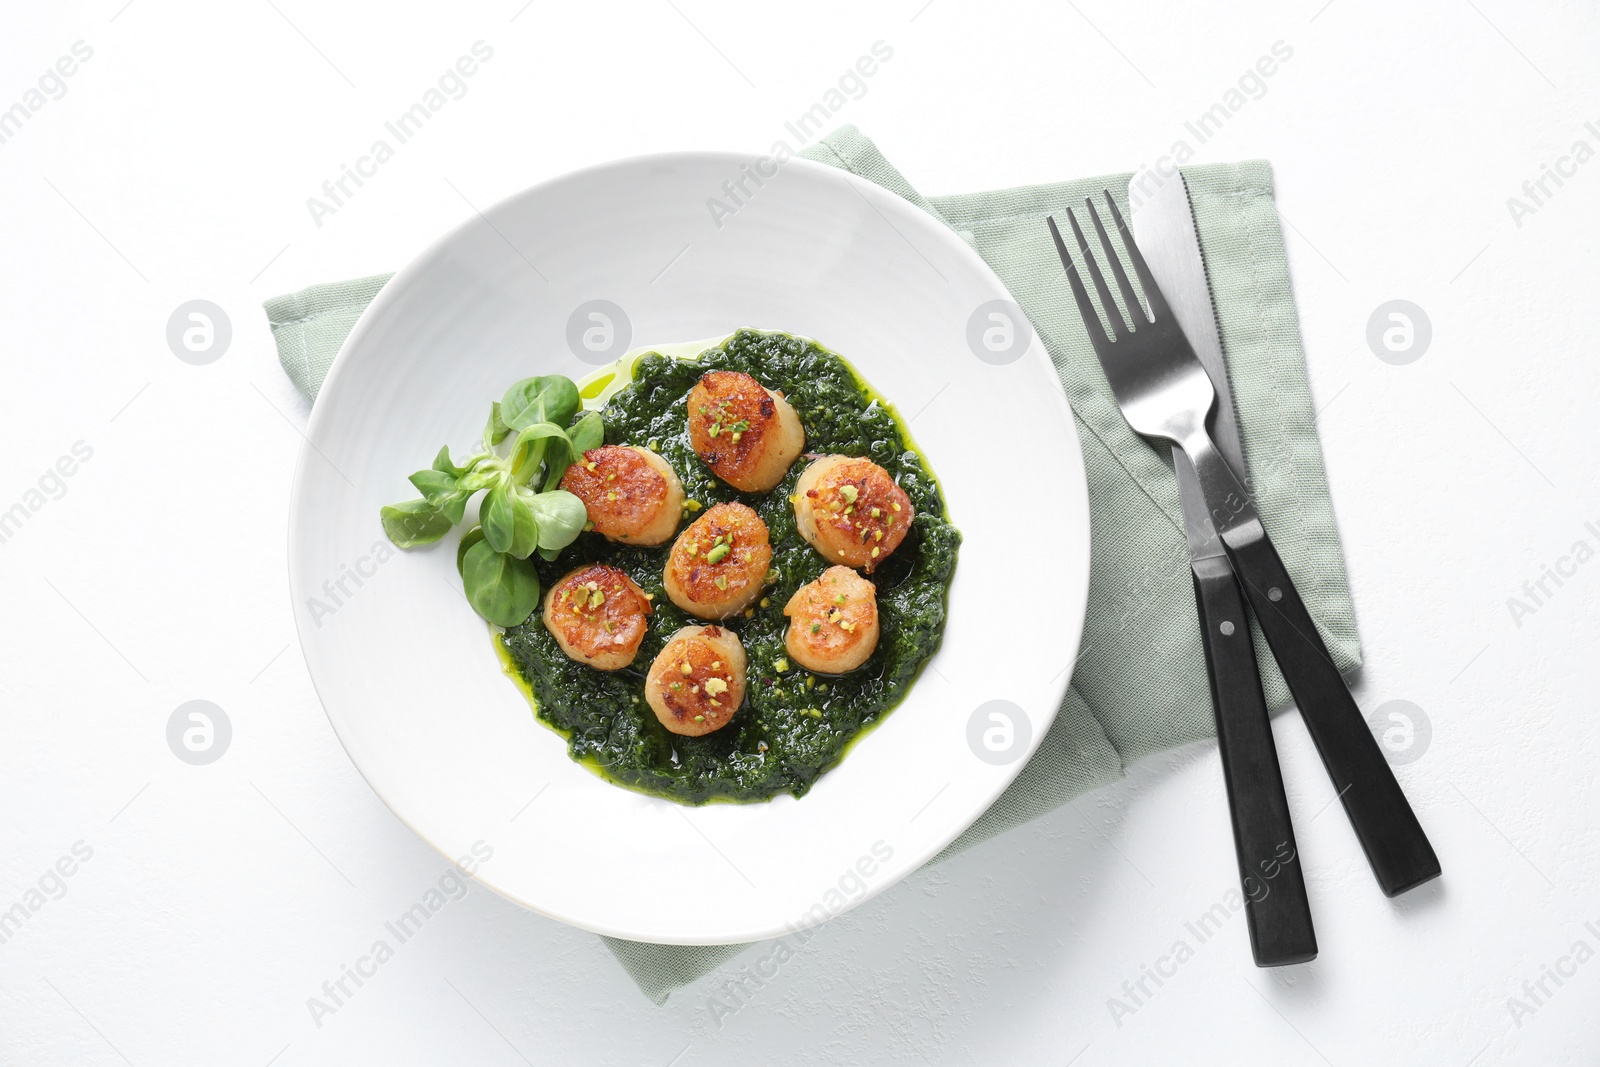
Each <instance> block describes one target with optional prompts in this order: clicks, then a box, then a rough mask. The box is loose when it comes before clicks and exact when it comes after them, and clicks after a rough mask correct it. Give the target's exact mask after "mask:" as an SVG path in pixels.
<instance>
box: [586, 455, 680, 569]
mask: <svg viewBox="0 0 1600 1067" xmlns="http://www.w3.org/2000/svg"><path fill="white" fill-rule="evenodd" d="M561 488H563V489H565V490H566V491H567V492H569V493H571V494H573V495H574V496H576V497H577V498H578V499H579V500H581V501H583V506H584V508H585V509H586V510H587V511H588V512H589V521H590V522H592V523H594V528H595V530H596V531H598V532H599V533H600V534H601V535H602V536H604V537H606V538H609V539H610V540H612V541H620V542H622V543H623V544H625V545H659V544H661V543H662V542H664V541H666V540H667V539H668V538H670V537H671V536H672V531H674V530H676V529H677V528H678V520H679V519H680V518H682V517H683V483H682V482H680V481H679V480H678V475H677V473H676V472H674V471H673V469H672V468H671V467H670V466H668V465H667V461H666V460H664V459H662V458H661V457H660V456H658V455H656V454H655V453H654V452H652V451H650V450H649V449H648V448H639V447H637V446H635V445H603V446H601V447H600V448H591V449H589V451H587V452H585V453H584V454H583V458H582V459H581V460H579V461H578V462H577V463H574V464H573V465H572V466H570V467H568V468H567V473H565V474H563V475H562V476H561Z"/></svg>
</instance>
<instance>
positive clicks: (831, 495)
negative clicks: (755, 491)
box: [792, 456, 912, 574]
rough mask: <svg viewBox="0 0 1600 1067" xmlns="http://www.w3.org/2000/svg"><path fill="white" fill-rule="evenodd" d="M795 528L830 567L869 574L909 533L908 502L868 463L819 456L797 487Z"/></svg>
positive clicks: (886, 474) (903, 493)
mask: <svg viewBox="0 0 1600 1067" xmlns="http://www.w3.org/2000/svg"><path fill="white" fill-rule="evenodd" d="M792 500H793V502H794V518H795V525H796V526H797V527H798V528H799V530H800V536H801V537H804V538H805V539H806V540H807V541H809V542H811V547H812V548H815V549H816V550H817V551H818V552H821V553H822V555H823V557H824V558H825V559H827V560H829V561H830V562H833V563H843V564H844V565H845V566H847V567H863V568H865V569H866V571H867V573H868V574H871V573H872V572H873V570H874V569H876V568H877V566H878V564H880V563H882V562H883V561H884V560H885V559H888V558H889V554H890V553H891V552H893V551H894V550H895V549H896V548H898V547H900V542H901V541H904V540H905V537H906V533H907V532H908V531H910V529H911V514H912V513H911V498H910V497H908V496H907V495H906V491H905V490H904V489H901V488H900V487H899V486H898V485H896V484H895V482H894V479H893V478H891V477H889V472H888V471H886V470H884V469H883V468H882V467H880V466H878V465H877V464H876V463H874V462H872V460H870V459H857V458H855V457H852V456H822V457H820V458H818V459H816V460H813V461H812V463H811V466H809V467H807V468H806V469H805V470H804V471H802V472H801V474H800V478H799V480H798V481H796V483H795V491H794V496H793V498H792Z"/></svg>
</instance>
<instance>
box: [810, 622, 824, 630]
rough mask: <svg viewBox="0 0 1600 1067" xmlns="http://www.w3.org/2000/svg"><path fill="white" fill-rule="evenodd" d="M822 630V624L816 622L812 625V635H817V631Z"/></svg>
mask: <svg viewBox="0 0 1600 1067" xmlns="http://www.w3.org/2000/svg"><path fill="white" fill-rule="evenodd" d="M821 629H822V624H821V623H820V622H814V623H812V624H811V632H812V633H816V632H817V631H819V630H821Z"/></svg>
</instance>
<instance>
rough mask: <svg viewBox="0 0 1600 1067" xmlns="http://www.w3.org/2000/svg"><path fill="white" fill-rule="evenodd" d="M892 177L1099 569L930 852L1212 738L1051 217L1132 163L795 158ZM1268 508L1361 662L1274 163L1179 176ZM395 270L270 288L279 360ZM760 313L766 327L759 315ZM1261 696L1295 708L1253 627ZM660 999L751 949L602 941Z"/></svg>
mask: <svg viewBox="0 0 1600 1067" xmlns="http://www.w3.org/2000/svg"><path fill="white" fill-rule="evenodd" d="M801 154H802V155H804V156H806V157H807V158H810V159H813V160H817V161H819V162H822V163H827V164H830V165H832V166H836V167H842V168H844V169H846V170H849V171H851V172H853V173H855V174H858V175H860V176H861V177H863V178H866V179H868V180H870V181H873V182H876V183H877V184H879V185H881V186H883V187H884V188H886V189H889V190H891V191H892V192H894V193H897V194H899V195H900V196H903V197H905V198H906V199H907V200H909V201H911V202H912V203H913V204H916V205H917V206H918V207H920V208H922V209H923V210H924V211H927V212H928V213H930V214H931V215H933V216H934V217H935V218H938V219H942V220H943V221H945V222H946V223H947V224H948V225H949V226H951V228H953V229H954V230H956V231H957V232H958V233H959V234H960V235H961V236H962V238H963V239H965V240H967V241H968V242H969V243H970V244H972V245H973V247H974V248H976V249H977V251H978V253H979V254H980V255H981V256H983V258H984V259H985V260H986V261H987V262H988V263H989V265H990V266H991V267H993V268H994V270H995V272H996V273H997V274H999V276H1000V278H1001V280H1002V281H1004V282H1005V284H1006V285H1007V287H1009V288H1010V290H1011V293H1012V295H1013V296H1014V297H1015V298H1016V301H1017V303H1018V304H1020V305H1021V306H1022V308H1023V310H1025V311H1026V312H1027V313H1028V316H1029V318H1031V319H1032V321H1033V324H1034V326H1035V327H1036V328H1037V330H1038V331H1039V335H1040V337H1041V338H1042V339H1043V341H1044V344H1045V347H1046V349H1047V350H1048V351H1049V353H1050V358H1051V360H1052V361H1053V362H1054V363H1055V366H1056V370H1057V371H1058V372H1059V373H1060V375H1061V381H1062V383H1063V384H1064V386H1065V387H1066V392H1067V398H1068V400H1070V401H1071V404H1072V410H1073V413H1074V415H1075V416H1076V419H1077V429H1078V437H1079V439H1080V440H1081V441H1082V443H1083V462H1084V465H1085V467H1086V468H1087V470H1088V479H1089V500H1090V509H1091V514H1092V530H1093V543H1092V550H1091V551H1092V570H1091V577H1090V583H1089V610H1088V618H1087V620H1086V623H1085V626H1084V633H1083V644H1082V651H1081V652H1080V654H1079V656H1078V660H1077V664H1076V666H1075V668H1074V670H1073V674H1072V686H1071V688H1070V689H1069V690H1068V692H1067V696H1066V699H1065V701H1063V702H1062V705H1061V710H1060V712H1059V713H1058V715H1057V716H1056V720H1055V723H1054V725H1053V726H1052V727H1051V728H1050V730H1049V732H1048V733H1047V734H1046V735H1045V738H1044V740H1043V742H1042V743H1041V745H1040V747H1039V750H1038V752H1037V753H1036V754H1035V755H1034V756H1033V758H1032V759H1031V760H1030V761H1029V762H1028V764H1027V766H1025V767H1024V768H1023V769H1022V772H1021V773H1020V774H1019V775H1018V776H1017V779H1016V781H1015V782H1013V783H1012V785H1011V787H1010V788H1009V789H1007V790H1006V791H1005V792H1004V793H1003V794H1002V795H1001V796H1000V799H999V800H997V801H996V802H995V804H994V806H993V807H991V808H990V809H989V810H988V811H987V812H985V813H984V814H983V815H982V816H981V817H980V818H979V819H978V821H977V822H975V823H974V824H973V825H972V826H971V828H969V829H968V830H967V831H966V832H965V833H964V834H962V835H961V836H960V837H959V838H957V839H956V840H955V842H954V843H952V844H951V845H950V847H949V848H948V849H946V850H945V851H944V852H943V853H941V855H940V856H939V857H936V858H935V859H934V861H933V862H935V863H937V862H939V860H940V859H943V858H944V857H946V856H949V855H952V854H954V853H956V852H959V851H961V850H962V849H964V848H967V847H968V846H970V845H973V844H975V843H977V842H979V841H983V840H985V839H987V838H989V837H992V836H994V835H995V834H998V833H1000V832H1002V831H1004V830H1008V829H1010V828H1012V827H1014V826H1017V825H1019V824H1021V823H1024V822H1027V821H1028V820H1030V819H1033V818H1036V817H1037V816H1039V815H1042V814H1044V813H1045V812H1048V811H1052V810H1054V809H1055V808H1057V807H1059V806H1060V805H1062V804H1064V803H1066V802H1067V801H1068V800H1070V799H1072V798H1073V797H1075V796H1078V795H1079V794H1082V793H1085V792H1088V791H1089V790H1092V789H1095V788H1098V787H1099V786H1102V785H1105V784H1107V783H1109V782H1112V781H1115V780H1116V779H1118V778H1119V777H1121V775H1122V769H1123V767H1124V766H1125V765H1126V764H1128V763H1131V762H1133V761H1135V760H1138V759H1140V758H1142V757H1144V756H1147V755H1149V754H1151V753H1153V752H1158V751H1160V750H1162V749H1166V748H1171V747H1173V746H1176V745H1181V744H1184V743H1185V742H1189V741H1194V740H1196V739H1199V738H1205V737H1209V736H1212V735H1213V734H1214V733H1215V729H1214V724H1213V721H1212V712H1211V697H1210V691H1209V689H1208V686H1207V681H1206V667H1205V659H1204V654H1203V652H1202V650H1201V647H1200V638H1199V625H1198V622H1197V621H1196V616H1195V605H1194V594H1193V592H1192V589H1191V586H1190V581H1189V557H1188V552H1187V548H1186V546H1185V542H1184V536H1183V520H1182V511H1181V508H1180V506H1179V503H1178V489H1177V484H1176V482H1175V481H1174V480H1173V474H1172V463H1171V460H1170V458H1169V456H1168V454H1167V450H1166V448H1164V447H1163V448H1152V447H1150V445H1148V444H1146V443H1145V442H1144V441H1143V440H1142V439H1140V438H1139V437H1138V436H1136V435H1135V434H1134V433H1133V431H1132V430H1130V429H1129V428H1128V425H1127V423H1126V422H1124V421H1123V418H1122V415H1121V413H1120V412H1119V411H1118V410H1117V407H1116V404H1115V402H1114V401H1113V400H1112V397H1111V393H1110V390H1109V389H1108V388H1107V386H1106V382H1105V378H1104V377H1103V375H1102V374H1101V371H1100V367H1099V364H1098V363H1096V361H1095V357H1094V353H1093V352H1092V351H1091V349H1090V347H1089V340H1088V337H1087V335H1086V334H1085V333H1084V331H1083V326H1082V323H1081V322H1080V321H1079V319H1078V313H1077V310H1076V308H1075V306H1074V304H1073V302H1072V300H1071V297H1070V295H1069V290H1068V289H1067V286H1066V279H1065V276H1064V274H1063V273H1062V270H1061V264H1060V261H1059V260H1058V259H1057V258H1056V253H1055V250H1054V248H1053V247H1052V245H1051V242H1050V238H1049V235H1048V233H1047V231H1046V230H1045V227H1044V216H1045V215H1047V214H1050V213H1060V212H1061V211H1063V210H1064V209H1065V208H1067V207H1069V206H1078V205H1081V204H1082V203H1083V199H1084V197H1085V196H1098V194H1099V192H1100V190H1101V189H1105V188H1109V189H1111V190H1112V192H1113V194H1114V195H1116V196H1117V197H1118V199H1119V200H1122V201H1123V204H1122V207H1123V210H1124V211H1125V212H1126V210H1127V207H1126V200H1125V191H1126V189H1127V186H1128V180H1129V175H1126V174H1122V175H1112V176H1109V177H1100V178H1086V179H1081V180H1078V181H1069V182H1062V183H1058V184H1051V185H1035V186H1026V187H1022V188H1017V189H1006V190H1001V191H998V192H989V193H972V194H968V195H964V196H942V197H933V198H931V199H930V198H925V197H923V196H921V195H920V194H919V193H918V192H917V191H916V190H915V189H913V188H912V187H911V185H910V184H909V183H908V182H907V181H906V180H905V178H904V177H902V176H901V174H900V172H899V171H897V170H895V168H894V167H893V166H892V165H890V163H889V161H888V160H886V159H885V158H884V157H883V155H882V153H880V152H879V151H878V149H877V147H876V146H875V145H873V143H872V142H871V141H869V140H868V139H867V138H866V137H864V136H863V135H862V134H861V133H860V132H858V131H857V130H856V129H855V128H854V127H853V126H846V127H843V128H842V129H840V130H837V131H835V132H834V133H832V134H830V135H828V136H827V137H825V138H823V139H822V140H821V141H819V142H817V143H815V144H813V145H811V146H810V147H808V148H807V149H805V151H803V152H802V153H801ZM1184 175H1185V176H1186V177H1187V179H1188V182H1189V191H1190V196H1191V199H1192V201H1193V204H1194V213H1195V222H1196V225H1197V227H1198V229H1199V234H1200V244H1201V247H1202V249H1203V250H1204V254H1205V260H1206V270H1207V273H1208V274H1209V276H1210V278H1211V285H1212V294H1213V296H1214V298H1215V301H1216V307H1217V314H1218V318H1219V320H1220V326H1221V331H1222V342H1223V347H1224V349H1225V350H1226V356H1227V361H1228V370H1229V374H1230V377H1231V379H1232V383H1233V392H1234V397H1235V403H1236V404H1237V406H1238V411H1239V416H1240V421H1241V423H1242V425H1243V430H1244V443H1245V453H1246V455H1247V457H1248V461H1249V464H1250V471H1251V474H1252V476H1253V477H1254V479H1255V483H1256V488H1257V495H1258V500H1259V503H1260V507H1261V512H1262V515H1263V516H1264V517H1265V520H1266V524H1267V528H1268V531H1269V533H1270V534H1271V536H1272V539H1273V542H1274V543H1275V544H1276V545H1277V546H1278V551H1279V552H1280V553H1281V554H1282V556H1283V559H1284V562H1285V564H1286V565H1287V566H1288V568H1289V571H1290V574H1291V575H1292V576H1293V577H1294V581H1295V585H1296V587H1297V588H1298V589H1299V590H1300V593H1301V595H1302V596H1303V597H1304V599H1305V601H1306V604H1307V605H1308V606H1309V607H1310V609H1311V612H1312V614H1313V615H1314V616H1315V617H1316V620H1317V625H1318V628H1319V629H1320V630H1321V631H1322V636H1323V639H1324V640H1325V641H1326V642H1327V644H1328V648H1329V650H1330V651H1331V652H1332V653H1333V657H1334V660H1335V662H1336V663H1337V664H1338V666H1339V668H1340V670H1343V671H1348V670H1351V669H1352V668H1354V667H1356V666H1357V665H1358V664H1359V663H1360V649H1359V645H1358V643H1357V639H1356V627H1355V615H1354V611H1353V609H1352V606H1351V603H1350V590H1349V587H1348V584H1347V582H1346V578H1345V570H1344V560H1343V557H1342V555H1341V553H1340V548H1339V534H1338V530H1337V528H1336V526H1335V524H1334V518H1333V508H1332V505H1331V503H1330V501H1329V498H1328V483H1327V477H1326V475H1325V473H1324V471H1323V467H1322V450H1321V447H1320V445H1319V443H1318V441H1317V430H1316V418H1315V413H1314V410H1313V408H1312V403H1311V392H1310V387H1309V385H1308V383H1307V380H1306V368H1305V358H1304V354H1303V352H1302V350H1301V344H1300V329H1299V324H1298V322H1297V320H1296V317H1295V308H1294V295H1293V292H1292V290H1291V288H1290V284H1289V267H1288V262H1287V260H1286V259H1285V256H1284V248H1283V234H1282V231H1281V230H1280V229H1279V227H1278V214H1277V211H1276V209H1275V208H1274V206H1273V201H1272V171H1271V168H1270V167H1269V166H1268V165H1267V164H1266V163H1265V162H1263V161H1259V160H1257V161H1251V162H1246V163H1238V164H1212V165H1208V166H1201V167H1189V168H1186V169H1185V170H1184ZM389 277H390V276H389V275H383V276H379V277H374V278H366V279H361V280H357V281H349V282H339V283H335V284H332V285H319V286H313V287H312V288H309V289H304V290H302V291H300V292H298V293H293V294H290V295H287V296H280V297H277V298H275V299H273V300H269V301H267V304H266V310H267V316H268V318H269V319H270V320H271V323H272V330H273V335H274V338H275V339H276V341H277V346H278V355H279V358H280V359H281V361H282V363H283V368H284V370H285V371H286V372H287V373H288V375H289V377H290V378H291V379H293V381H294V383H295V384H296V385H297V386H298V387H299V388H300V389H301V391H302V392H304V393H305V394H306V396H307V397H308V398H313V399H314V398H315V397H316V394H317V389H318V387H319V386H320V385H321V384H322V380H323V378H324V377H325V376H326V375H327V372H328V367H329V366H330V365H331V364H332V362H333V358H334V356H335V355H336V354H337V353H338V350H339V346H340V345H341V344H342V343H343V341H344V338H345V335H346V334H348V333H349V331H350V328H351V327H352V326H353V325H354V324H355V320H356V319H357V318H358V317H359V315H360V313H361V311H362V309H363V308H365V307H366V306H367V304H368V303H369V302H370V301H371V300H372V298H373V296H374V295H375V294H376V293H377V291H378V290H379V289H380V288H382V286H383V283H384V282H386V281H388V279H389ZM752 325H759V323H756V324H752ZM1256 643H1257V656H1258V659H1259V660H1260V662H1261V667H1262V682H1263V685H1264V688H1265V690H1266V697H1267V701H1268V704H1269V705H1270V706H1272V707H1274V708H1276V707H1280V706H1282V705H1284V704H1287V703H1288V702H1289V692H1288V689H1287V687H1286V686H1285V685H1284V682H1283V679H1282V677H1281V676H1280V675H1279V674H1278V671H1277V668H1276V666H1275V665H1274V664H1273V661H1272V656H1271V655H1270V653H1269V652H1268V651H1267V649H1266V646H1265V644H1264V643H1262V641H1261V636H1260V633H1259V632H1257V633H1256ZM605 940H606V944H607V946H608V947H609V948H610V949H611V951H612V952H613V953H614V954H615V955H616V957H617V959H618V960H619V961H620V962H621V963H622V965H623V966H624V967H625V968H627V970H628V972H629V973H630V974H631V975H632V976H633V978H634V979H635V981H637V982H638V984H639V987H640V988H641V989H642V990H643V991H644V992H645V993H646V994H647V995H648V996H649V997H651V998H652V999H653V1000H655V1001H656V1002H657V1003H661V1002H663V1001H665V1000H666V998H667V995H668V994H669V993H670V992H672V991H673V990H674V989H677V988H678V987H680V986H683V985H686V984H687V983H689V982H692V981H693V980H695V979H696V978H698V977H700V976H701V975H703V974H705V973H706V972H707V971H710V970H711V969H713V968H714V967H716V966H717V965H718V964H720V963H722V962H723V961H725V960H727V959H729V958H731V957H732V956H734V955H736V954H737V953H739V952H740V951H742V950H743V949H744V948H745V947H746V946H743V945H714V946H705V947H696V946H680V945H651V944H642V943H639V942H634V941H619V940H616V939H613V938H606V939H605Z"/></svg>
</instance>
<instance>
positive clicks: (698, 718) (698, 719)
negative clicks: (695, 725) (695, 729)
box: [694, 715, 706, 722]
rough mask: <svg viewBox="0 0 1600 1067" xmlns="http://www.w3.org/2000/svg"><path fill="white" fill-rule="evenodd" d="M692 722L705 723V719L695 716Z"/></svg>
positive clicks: (701, 716) (702, 716)
mask: <svg viewBox="0 0 1600 1067" xmlns="http://www.w3.org/2000/svg"><path fill="white" fill-rule="evenodd" d="M694 721H695V722H705V721H706V717H705V716H704V715H696V716H695V717H694Z"/></svg>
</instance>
